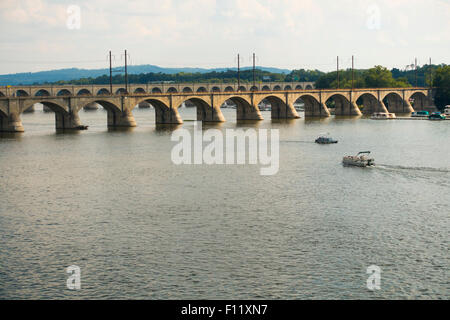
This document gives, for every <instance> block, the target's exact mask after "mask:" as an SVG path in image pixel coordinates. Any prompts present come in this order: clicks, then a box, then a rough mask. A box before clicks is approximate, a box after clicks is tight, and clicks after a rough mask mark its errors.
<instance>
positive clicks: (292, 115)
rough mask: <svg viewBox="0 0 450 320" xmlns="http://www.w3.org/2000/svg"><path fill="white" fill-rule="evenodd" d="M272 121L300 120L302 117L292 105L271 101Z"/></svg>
mask: <svg viewBox="0 0 450 320" xmlns="http://www.w3.org/2000/svg"><path fill="white" fill-rule="evenodd" d="M270 105H271V106H272V119H300V116H299V115H298V113H297V110H295V108H294V106H293V105H292V104H286V103H284V102H281V101H277V100H271V101H270Z"/></svg>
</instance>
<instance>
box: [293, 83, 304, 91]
mask: <svg viewBox="0 0 450 320" xmlns="http://www.w3.org/2000/svg"><path fill="white" fill-rule="evenodd" d="M295 90H303V87H302V85H300V84H298V85H297V86H295Z"/></svg>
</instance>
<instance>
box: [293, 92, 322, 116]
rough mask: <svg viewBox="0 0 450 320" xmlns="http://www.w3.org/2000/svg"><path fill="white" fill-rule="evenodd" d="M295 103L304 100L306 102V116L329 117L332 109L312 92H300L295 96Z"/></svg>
mask: <svg viewBox="0 0 450 320" xmlns="http://www.w3.org/2000/svg"><path fill="white" fill-rule="evenodd" d="M294 99H295V100H294V103H297V102H299V101H300V100H301V101H303V103H304V104H305V117H329V116H330V111H329V110H328V108H327V106H326V105H325V103H321V102H320V101H319V100H318V99H317V97H315V96H314V95H311V94H300V95H298V96H296V97H295V98H294Z"/></svg>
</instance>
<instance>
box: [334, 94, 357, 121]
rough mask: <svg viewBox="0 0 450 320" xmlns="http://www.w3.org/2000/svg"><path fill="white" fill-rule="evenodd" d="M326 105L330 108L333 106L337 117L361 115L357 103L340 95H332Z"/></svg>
mask: <svg viewBox="0 0 450 320" xmlns="http://www.w3.org/2000/svg"><path fill="white" fill-rule="evenodd" d="M325 104H326V105H327V106H328V108H330V107H331V106H333V107H334V114H335V115H337V116H353V115H360V114H361V111H359V108H358V106H356V103H355V102H351V101H349V99H348V98H347V97H346V96H344V95H342V94H340V93H331V94H330V95H329V96H328V97H327V99H326V100H325Z"/></svg>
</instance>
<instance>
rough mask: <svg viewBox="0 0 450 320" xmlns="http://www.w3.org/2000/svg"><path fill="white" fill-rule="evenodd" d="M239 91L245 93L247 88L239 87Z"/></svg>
mask: <svg viewBox="0 0 450 320" xmlns="http://www.w3.org/2000/svg"><path fill="white" fill-rule="evenodd" d="M239 91H241V92H245V91H247V88H246V87H245V86H240V87H239Z"/></svg>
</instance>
